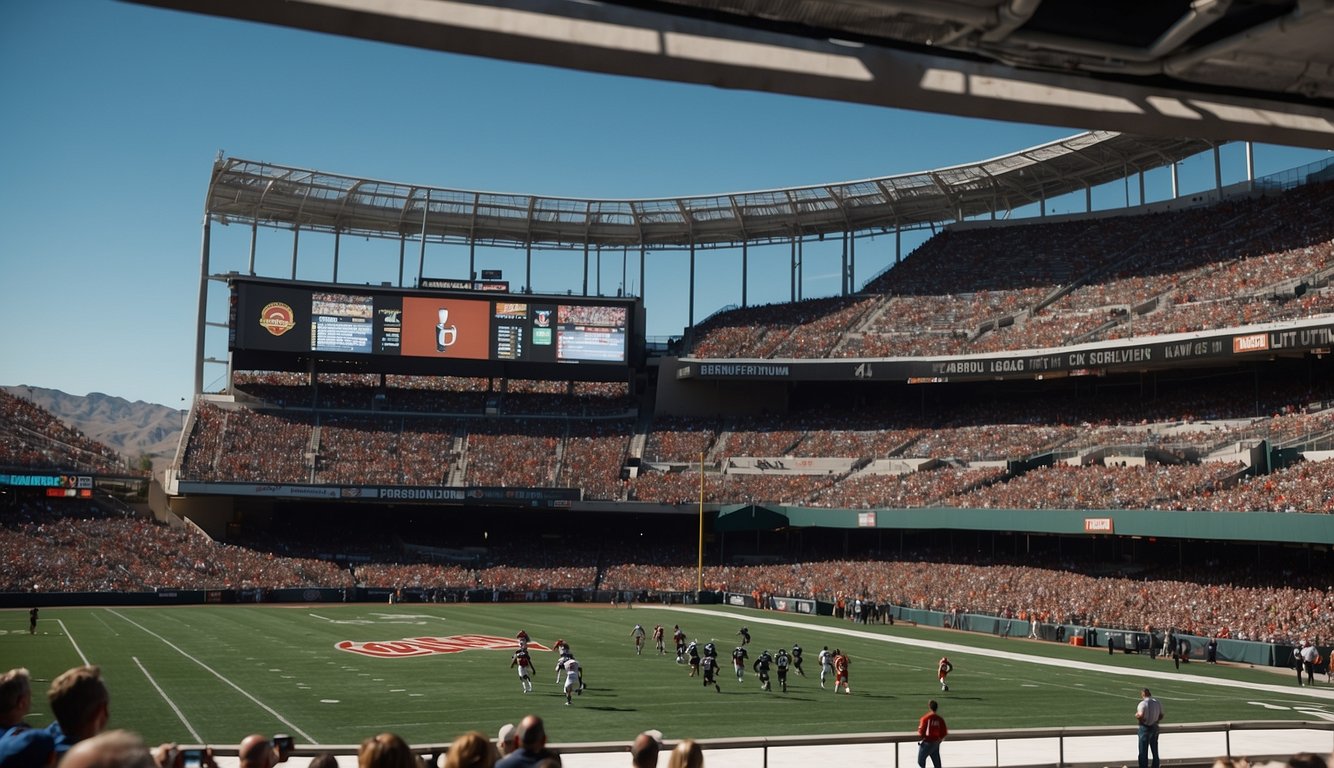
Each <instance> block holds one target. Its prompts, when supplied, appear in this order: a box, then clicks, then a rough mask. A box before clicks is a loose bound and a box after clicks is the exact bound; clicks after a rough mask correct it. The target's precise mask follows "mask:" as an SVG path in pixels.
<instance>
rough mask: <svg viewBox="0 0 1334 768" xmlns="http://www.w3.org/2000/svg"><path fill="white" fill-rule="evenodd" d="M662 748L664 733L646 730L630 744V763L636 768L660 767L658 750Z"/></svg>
mask: <svg viewBox="0 0 1334 768" xmlns="http://www.w3.org/2000/svg"><path fill="white" fill-rule="evenodd" d="M661 749H662V734H661V733H659V732H658V731H644V732H643V733H641V734H639V735H638V736H636V737H635V741H634V744H631V745H630V765H632V766H634V768H658V752H659V751H660V750H661Z"/></svg>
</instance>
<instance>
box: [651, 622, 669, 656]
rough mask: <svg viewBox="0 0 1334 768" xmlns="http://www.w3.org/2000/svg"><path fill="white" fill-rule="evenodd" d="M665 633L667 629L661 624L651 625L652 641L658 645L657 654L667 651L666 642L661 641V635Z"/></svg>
mask: <svg viewBox="0 0 1334 768" xmlns="http://www.w3.org/2000/svg"><path fill="white" fill-rule="evenodd" d="M666 634H667V631H666V630H664V629H663V628H662V625H661V624H654V625H653V643H654V644H655V645H657V646H658V655H659V656H661V655H663V654H665V653H667V643H666V642H664V641H663V636H664V635H666Z"/></svg>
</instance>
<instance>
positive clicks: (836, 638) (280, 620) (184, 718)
mask: <svg viewBox="0 0 1334 768" xmlns="http://www.w3.org/2000/svg"><path fill="white" fill-rule="evenodd" d="M771 621H779V622H788V623H790V624H791V626H775V625H773V624H771V623H769V622H771ZM635 622H639V623H642V624H644V626H645V628H646V629H648V630H649V631H650V632H651V631H652V627H653V624H654V623H661V624H663V625H664V626H666V627H667V629H668V633H669V639H668V642H669V643H670V631H671V626H672V624H674V623H679V624H680V625H681V627H682V628H683V629H684V630H685V631H686V633H687V634H688V635H689V636H690V637H694V638H697V639H698V640H699V642H700V643H701V645H702V644H703V643H704V642H706V641H708V640H710V639H714V640H715V641H716V642H717V644H718V647H719V650H720V655H721V656H722V661H723V665H722V674H721V676H720V683H721V684H722V687H723V692H722V693H721V694H719V693H716V692H715V691H714V690H713V689H712V688H707V689H706V688H703V687H702V685H701V684H700V681H699V680H698V679H692V678H688V677H687V675H686V673H687V670H686V667H684V666H680V665H677V664H676V663H675V658H674V656H673V655H668V656H658V655H657V654H656V652H655V651H654V650H653V649H652V647H651V646H652V640H651V638H650V639H649V641H648V646H649V647H648V648H646V650H645V653H644V655H643V656H636V655H635V654H634V652H633V645H632V641H631V639H630V630H631V627H632V626H633V625H634V623H635ZM742 625H746V626H749V627H750V630H751V634H752V636H753V638H754V639H753V641H752V644H751V645H750V649H751V651H752V656H754V655H755V654H757V653H758V651H759V650H761V649H764V648H768V649H770V650H773V649H776V648H777V647H778V646H780V645H785V646H789V647H790V646H791V644H792V643H793V642H799V643H800V644H801V645H802V646H803V647H804V648H805V649H806V651H807V653H806V656H807V658H806V665H805V666H806V672H807V677H805V678H802V677H798V676H796V675H795V673H794V674H793V675H792V676H791V678H790V689H791V690H790V692H789V693H786V694H783V693H781V692H778V691H777V690H776V687H775V691H774V692H772V693H766V692H763V691H761V690H759V687H758V684H757V682H756V679H755V676H754V675H753V674H752V673H749V672H748V673H747V676H746V682H745V683H744V684H738V683H737V682H736V679H735V677H734V675H733V674H732V666H731V659H730V652H731V650H732V648H733V647H734V646H735V645H736V642H737V640H738V638H737V634H736V633H737V629H738V628H739V627H741V626H742ZM520 628H522V629H526V630H527V631H528V632H529V634H530V635H531V636H532V638H533V641H534V642H535V643H541V644H542V645H544V646H547V647H550V646H551V644H552V643H553V642H554V641H555V640H556V638H558V637H563V638H565V639H566V640H568V641H569V642H570V644H571V646H572V648H573V650H574V653H575V656H576V657H577V658H578V659H579V660H580V661H581V662H582V663H583V664H584V667H585V669H586V671H587V682H588V685H589V690H587V691H586V692H585V693H584V694H583V695H582V696H579V697H576V698H575V703H574V705H573V706H569V707H567V706H565V705H564V696H563V695H562V694H561V692H560V688H559V686H558V685H557V684H556V682H555V680H556V673H555V655H554V654H553V653H547V652H541V651H536V652H534V653H533V656H534V660H535V665H536V670H537V676H536V680H535V683H536V690H535V691H534V692H533V693H531V694H524V693H522V692H521V689H520V685H519V681H518V678H517V676H516V675H515V673H514V671H513V670H511V669H509V662H510V653H511V651H509V650H468V651H464V652H459V653H449V654H435V655H429V656H422V657H416V658H372V657H368V656H363V655H358V654H355V653H350V652H348V651H344V650H340V649H338V648H336V647H335V645H336V644H337V643H338V642H340V641H344V640H351V641H356V642H368V641H395V640H400V639H403V638H413V637H448V636H453V635H476V634H481V635H494V636H498V637H501V638H513V637H514V634H515V633H516V632H517V631H518V630H519V629H520ZM849 631H851V632H853V633H854V634H855V635H857V636H853V635H849V634H845V633H847V632H849ZM861 635H868V636H861ZM886 639H897V640H903V641H920V642H923V643H925V644H926V645H925V647H918V646H914V645H908V644H904V643H902V642H887V641H886ZM946 644H948V655H949V656H950V658H951V659H952V660H953V661H954V664H955V671H954V673H953V675H951V677H950V681H949V682H950V687H951V690H950V691H949V692H948V693H942V692H941V691H940V687H939V685H938V684H937V683H936V679H935V664H936V660H937V659H939V657H940V655H941V652H942V650H941V649H942V648H944V647H946ZM824 645H828V646H829V647H831V648H833V647H841V648H842V649H843V650H844V651H845V652H847V653H848V654H849V655H850V657H851V659H852V669H851V679H852V684H853V690H854V695H851V696H846V695H842V694H840V695H837V696H836V695H834V694H833V692H832V688H833V681H832V679H831V680H830V681H829V686H830V690H821V688H820V685H819V681H818V671H819V670H818V665H817V662H816V655H817V654H818V652H819V650H820V648H821V646H824ZM956 646H967V648H956ZM81 654H82V655H81ZM669 654H670V649H669ZM1009 654H1023V657H1022V658H1019V659H1010V658H1004V656H1008V655H1009ZM83 657H86V658H87V660H88V661H89V662H91V663H94V664H98V665H100V666H101V667H102V669H103V673H104V676H105V678H106V680H107V683H108V686H109V687H110V688H111V694H112V699H111V722H112V725H113V726H114V727H123V728H131V729H133V730H136V731H139V732H140V733H142V734H143V735H144V736H145V738H146V739H147V740H148V741H149V742H150V743H156V742H160V741H168V740H174V741H181V742H194V741H199V742H203V743H212V744H228V745H230V744H235V743H236V742H237V741H238V740H239V738H240V737H241V736H243V735H244V734H246V733H250V732H253V731H258V732H266V733H269V732H286V733H291V734H292V735H294V736H295V737H296V740H297V742H298V743H300V744H314V743H318V744H349V743H356V742H359V741H360V740H361V739H362V738H364V737H366V736H369V735H371V734H373V733H376V732H379V731H383V730H391V731H395V732H397V733H399V734H401V735H403V736H404V737H405V738H407V739H408V740H409V741H410V742H413V743H419V744H424V743H433V742H447V741H449V740H450V739H452V738H453V737H454V736H456V735H458V734H459V733H461V732H463V731H465V730H468V729H473V728H476V729H478V730H481V731H483V732H484V733H488V734H494V733H495V731H496V729H497V728H498V727H499V726H500V725H501V724H502V723H506V722H515V721H517V720H518V719H519V718H520V717H522V716H523V715H524V714H526V713H529V712H535V713H538V714H540V715H542V716H543V717H544V718H546V720H547V724H548V732H549V733H550V734H551V738H552V740H553V741H557V742H572V741H625V740H628V739H629V738H630V737H632V736H633V735H634V734H635V733H637V732H638V731H640V730H643V729H646V728H658V729H660V730H662V731H663V732H664V733H665V734H666V735H667V736H668V737H669V738H683V737H687V736H689V737H696V738H711V737H725V736H727V737H735V736H773V735H786V734H828V733H854V732H870V731H905V730H909V729H911V728H914V727H915V724H916V720H917V717H918V716H919V715H920V714H921V713H922V711H924V709H925V704H926V701H927V699H929V698H932V697H935V698H938V699H940V700H941V702H942V714H946V715H947V716H948V719H949V722H950V726H951V728H953V729H973V728H1011V727H1013V728H1020V727H1046V726H1074V725H1112V724H1118V725H1126V724H1130V723H1132V722H1133V718H1132V713H1133V712H1134V707H1135V703H1136V702H1137V700H1138V691H1139V688H1140V687H1141V686H1145V685H1147V686H1149V687H1151V688H1152V689H1153V690H1154V693H1155V695H1157V696H1158V697H1159V698H1160V699H1161V700H1162V701H1163V703H1164V708H1165V710H1166V712H1167V717H1168V719H1169V721H1170V722H1207V721H1220V720H1262V719H1291V720H1312V719H1317V718H1318V717H1321V716H1322V715H1326V719H1331V718H1334V714H1329V713H1331V712H1334V700H1332V699H1331V698H1329V695H1330V693H1331V691H1330V689H1329V687H1328V686H1322V687H1320V688H1317V689H1316V690H1315V691H1314V692H1311V691H1309V689H1302V688H1298V687H1296V685H1295V684H1294V682H1293V678H1292V676H1290V675H1280V674H1276V673H1275V672H1273V671H1270V670H1259V669H1249V668H1237V667H1227V666H1217V667H1211V666H1208V665H1205V664H1202V663H1198V662H1196V663H1192V664H1189V665H1187V666H1185V667H1183V668H1182V669H1181V670H1180V671H1175V670H1173V669H1172V665H1171V663H1170V662H1168V661H1165V660H1161V659H1160V660H1158V661H1150V660H1149V659H1148V658H1147V657H1140V656H1125V655H1121V654H1117V655H1115V656H1108V655H1107V654H1106V653H1105V651H1102V650H1099V649H1083V648H1074V647H1069V646H1058V645H1054V644H1051V643H1040V642H1036V641H1026V640H1019V639H1008V640H1002V639H999V638H994V637H989V636H981V635H974V634H969V633H961V632H951V631H947V630H938V629H925V628H917V627H908V626H903V625H898V626H895V627H878V626H877V627H861V626H859V625H852V624H848V623H846V622H840V621H836V620H834V619H832V618H825V617H804V616H793V615H789V614H775V613H770V612H757V611H746V610H741V609H730V608H710V609H704V610H700V609H693V610H663V609H656V608H648V607H643V606H640V607H638V608H636V609H634V610H626V609H624V608H616V609H613V608H610V607H606V606H597V607H590V606H571V605H550V604H520V605H514V604H507V605H399V606H384V605H302V606H210V607H170V608H121V607H117V608H69V609H56V608H51V609H44V610H43V611H42V613H41V622H40V624H39V628H38V633H37V635H35V636H30V635H29V634H28V632H27V612H26V611H23V610H4V611H0V668H8V667H12V666H26V667H28V668H29V669H30V670H31V671H32V673H33V676H34V678H35V679H36V681H37V682H36V683H35V685H34V688H35V694H36V695H35V696H34V707H33V714H32V715H31V716H30V717H29V722H31V723H34V724H38V725H44V724H45V723H47V722H49V721H50V719H51V718H50V713H49V710H48V709H47V708H46V704H45V697H44V695H43V694H44V692H45V689H46V686H47V684H48V682H49V681H50V680H51V679H52V678H53V677H55V676H56V675H57V674H59V673H60V672H61V671H63V670H64V669H67V668H69V667H71V666H74V665H77V664H79V663H81V661H82V658H83ZM1044 659H1056V660H1062V659H1064V660H1074V661H1078V662H1083V663H1086V664H1092V665H1098V667H1097V668H1096V669H1067V668H1064V667H1059V666H1053V665H1049V664H1042V663H1040V662H1041V661H1042V660H1044ZM1126 672H1129V673H1131V674H1129V675H1127V674H1124V673H1126Z"/></svg>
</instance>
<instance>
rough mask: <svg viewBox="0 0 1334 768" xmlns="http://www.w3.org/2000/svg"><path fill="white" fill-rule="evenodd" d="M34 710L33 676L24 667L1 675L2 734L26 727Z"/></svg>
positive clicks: (0, 724)
mask: <svg viewBox="0 0 1334 768" xmlns="http://www.w3.org/2000/svg"><path fill="white" fill-rule="evenodd" d="M31 709H32V675H31V674H30V673H29V672H28V670H27V669H25V668H23V667H15V668H14V669H11V670H9V671H8V672H5V673H4V674H3V675H0V733H3V732H5V731H8V730H9V729H10V728H14V727H16V726H21V725H24V723H23V718H25V717H27V716H28V711H29V710H31ZM25 727H26V726H25Z"/></svg>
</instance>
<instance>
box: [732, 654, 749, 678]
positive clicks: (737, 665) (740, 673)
mask: <svg viewBox="0 0 1334 768" xmlns="http://www.w3.org/2000/svg"><path fill="white" fill-rule="evenodd" d="M748 658H750V654H749V653H748V652H747V651H746V648H745V646H741V645H738V646H737V647H736V648H735V649H733V651H732V668H733V669H734V670H736V681H737V682H738V683H744V682H745V681H746V659H748Z"/></svg>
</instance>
